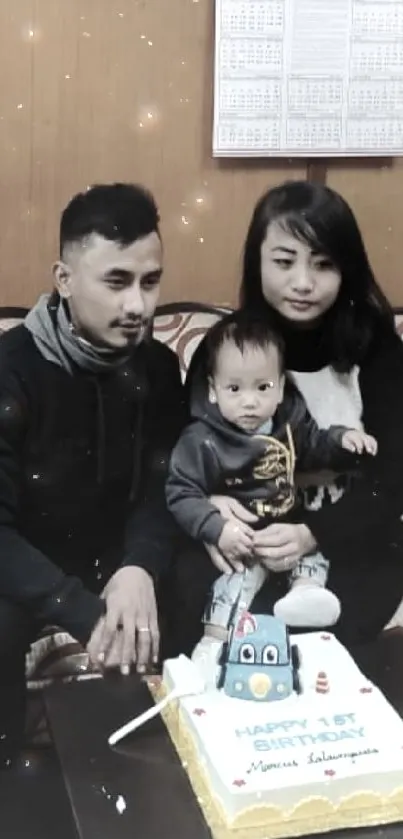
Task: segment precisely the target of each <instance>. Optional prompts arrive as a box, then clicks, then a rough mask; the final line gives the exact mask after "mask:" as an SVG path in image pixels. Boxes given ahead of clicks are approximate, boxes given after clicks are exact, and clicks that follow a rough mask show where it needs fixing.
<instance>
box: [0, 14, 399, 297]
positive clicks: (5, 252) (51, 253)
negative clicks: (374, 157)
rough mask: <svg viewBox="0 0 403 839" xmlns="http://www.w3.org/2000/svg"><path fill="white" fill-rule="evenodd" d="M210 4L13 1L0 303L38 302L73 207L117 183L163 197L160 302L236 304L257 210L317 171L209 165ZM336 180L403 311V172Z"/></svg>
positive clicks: (0, 142) (262, 164)
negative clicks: (77, 197)
mask: <svg viewBox="0 0 403 839" xmlns="http://www.w3.org/2000/svg"><path fill="white" fill-rule="evenodd" d="M213 7H214V0H114V2H110V0H68V2H66V0H19V2H18V3H12V0H2V2H1V4H0V56H1V58H0V66H1V74H0V261H1V273H0V304H3V305H12V304H15V305H23V304H31V303H32V302H33V301H34V300H35V298H36V296H37V295H38V293H39V292H41V291H42V290H45V289H46V288H48V287H49V285H50V282H51V275H50V266H51V264H52V261H53V260H54V258H55V257H56V256H57V231H58V221H59V215H60V211H61V209H62V208H63V206H64V204H65V203H66V201H67V200H68V199H69V198H70V197H71V196H72V195H73V194H74V193H75V192H76V191H78V190H79V189H83V188H85V187H86V186H87V185H88V184H91V183H94V182H96V181H98V182H99V181H103V182H106V181H114V180H134V181H136V180H137V181H141V182H143V183H145V184H146V185H148V186H149V187H150V188H151V189H152V190H153V191H154V192H155V194H156V197H157V200H158V202H159V205H160V208H161V215H162V220H163V223H162V232H163V237H164V243H165V254H166V273H165V280H164V288H163V295H162V299H163V300H164V301H166V300H175V299H176V300H179V299H194V300H201V301H205V302H216V303H225V302H231V303H233V302H234V301H235V299H236V289H237V285H238V280H239V272H240V253H241V248H242V243H243V240H244V237H245V233H246V226H247V223H248V220H249V217H250V213H251V210H252V208H253V205H254V204H255V202H256V200H257V198H258V196H259V195H260V193H261V192H263V190H265V189H266V188H267V187H268V186H270V185H274V184H275V183H278V182H280V181H282V180H284V179H285V178H301V177H305V176H306V172H307V169H306V163H305V162H304V161H294V162H293V161H284V162H280V161H276V162H270V161H267V160H262V161H221V162H219V161H214V160H212V158H211V152H210V149H211V131H212V126H211V117H212V71H213V58H212V55H213V52H212V46H213ZM329 179H330V182H331V183H332V184H334V185H335V186H336V187H337V188H339V189H341V191H342V192H343V193H344V194H345V195H346V196H347V197H348V198H349V199H350V200H351V201H352V203H353V205H354V207H355V209H357V212H358V215H359V218H360V221H362V226H363V230H364V234H365V235H366V238H367V241H368V245H369V250H370V253H371V256H372V257H373V260H374V263H375V267H376V268H377V271H378V274H379V277H380V279H381V281H382V282H383V285H384V286H385V288H386V289H387V290H388V291H389V290H391V291H392V294H393V298H394V302H396V303H399V302H400V303H402V304H403V289H402V291H401V292H400V291H399V277H398V271H399V261H400V260H399V257H400V254H399V252H398V244H399V235H400V234H399V231H400V230H401V229H402V222H399V219H398V215H396V213H397V210H398V194H399V184H400V185H401V186H403V170H402V168H401V167H400V166H399V167H397V168H395V169H394V170H393V171H390V170H386V169H385V170H384V169H382V167H381V168H376V166H375V165H374V166H372V164H371V165H370V166H368V167H366V168H364V169H360V168H359V167H358V166H357V167H355V166H352V167H351V168H350V167H348V168H345V169H343V167H340V168H337V169H333V168H331V171H330V176H329ZM389 228H391V230H389ZM385 248H387V250H385Z"/></svg>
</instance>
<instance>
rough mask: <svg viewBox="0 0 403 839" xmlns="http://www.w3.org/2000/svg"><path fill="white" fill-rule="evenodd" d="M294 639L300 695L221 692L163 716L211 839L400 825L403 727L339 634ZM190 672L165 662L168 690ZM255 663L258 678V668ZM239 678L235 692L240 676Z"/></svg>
mask: <svg viewBox="0 0 403 839" xmlns="http://www.w3.org/2000/svg"><path fill="white" fill-rule="evenodd" d="M291 642H292V644H296V645H297V647H298V650H299V657H298V658H299V661H298V667H299V679H298V682H299V683H298V685H297V687H298V690H299V691H300V692H299V693H297V692H295V690H294V691H292V692H291V693H290V694H289V695H286V698H281V701H275V702H272V701H258V700H256V701H251V700H250V698H249V699H245V698H243V699H238V698H234V695H232V696H230V695H228V689H227V692H226V691H225V687H224V688H221V689H210V690H207V691H205V692H203V693H202V694H200V695H198V696H191V697H190V696H188V697H187V698H181V699H178V700H176V701H175V702H173V703H171V704H170V705H169V706H168V708H167V709H166V711H165V714H164V719H165V723H166V725H167V727H168V730H169V733H170V735H171V738H172V740H173V742H174V743H175V746H176V748H177V751H178V753H179V755H180V757H181V760H182V763H183V765H184V767H185V769H186V771H187V773H188V775H189V778H190V781H191V783H192V786H193V788H194V791H195V794H196V795H197V798H198V801H199V803H200V806H201V807H202V809H203V811H204V815H205V818H206V820H207V822H208V824H209V826H210V829H211V831H212V834H213V836H214V839H243V837H245V839H246V837H248V839H264V837H266V838H267V837H270V839H274V838H275V837H286V836H296V835H302V834H309V833H318V832H322V831H325V830H334V829H339V828H351V827H362V826H365V825H372V824H384V823H388V822H395V821H400V820H401V819H402V820H403V721H402V720H401V719H400V717H399V716H398V715H397V713H396V712H395V711H394V710H393V708H392V707H391V706H390V705H389V703H388V702H387V700H386V699H385V697H384V696H383V695H382V694H381V692H380V691H379V690H378V689H377V688H376V687H375V686H374V685H373V684H372V683H371V682H369V681H368V680H367V679H366V678H365V677H364V676H363V675H362V673H361V672H360V670H359V668H358V667H357V665H356V664H355V662H354V661H353V659H352V658H351V656H350V655H349V653H348V652H347V651H346V650H345V649H344V647H343V646H342V645H341V644H340V643H339V642H338V641H337V640H336V638H335V637H334V636H333V635H331V634H329V633H325V632H322V633H320V632H315V633H311V634H306V635H296V636H293V637H292V638H291ZM256 660H257V659H256ZM182 664H183V662H182V661H181V658H179V659H172V660H169V661H167V662H166V663H165V665H164V670H163V678H162V683H161V688H160V691H159V693H160V694H161V690H162V692H164V691H165V692H167V691H171V690H172V689H175V686H176V685H177V684H178V683H180V681H181V672H180V671H181V667H182ZM250 667H252V670H251V671H250V673H251V676H253V675H256V673H255V672H254V671H256V670H258V669H259V668H258V667H257V665H256V664H253V663H252V664H251V663H250V662H249V663H248V668H250ZM236 680H237V681H235V682H234V685H235V690H236V689H237V685H238V687H239V685H241V684H242V681H240V677H239V674H236ZM252 684H255V687H256V685H257V686H258V687H259V685H260V688H261V684H262V683H261V682H259V680H257V681H256V679H255V683H253V682H252ZM239 689H240V688H239ZM260 696H263V694H262V692H261V693H260ZM277 698H279V697H277Z"/></svg>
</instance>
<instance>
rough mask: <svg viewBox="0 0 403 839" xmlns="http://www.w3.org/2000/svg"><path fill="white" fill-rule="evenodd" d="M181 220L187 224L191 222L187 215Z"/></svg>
mask: <svg viewBox="0 0 403 839" xmlns="http://www.w3.org/2000/svg"><path fill="white" fill-rule="evenodd" d="M181 221H182V224H185V225H186V224H189V219H187V218H186V216H182V218H181Z"/></svg>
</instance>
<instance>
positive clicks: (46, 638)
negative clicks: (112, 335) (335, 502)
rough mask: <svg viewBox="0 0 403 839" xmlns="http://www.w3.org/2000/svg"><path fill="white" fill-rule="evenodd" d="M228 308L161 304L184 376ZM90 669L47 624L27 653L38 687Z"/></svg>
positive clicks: (162, 323) (8, 314)
mask: <svg viewBox="0 0 403 839" xmlns="http://www.w3.org/2000/svg"><path fill="white" fill-rule="evenodd" d="M226 311H228V309H225V308H223V307H219V306H208V305H203V304H199V303H193V302H178V303H168V304H165V305H162V306H159V307H158V309H157V311H156V315H155V320H154V335H155V337H156V338H157V339H158V340H159V341H162V342H163V343H165V344H167V345H168V346H169V347H171V348H172V349H173V350H174V351H175V352H176V353H177V354H178V356H179V361H180V367H181V374H182V378H183V379H184V378H185V375H186V371H187V369H188V366H189V362H190V359H191V357H192V353H193V352H194V350H195V348H196V347H197V345H198V343H199V342H200V341H201V339H202V337H203V335H204V334H205V332H206V330H207V329H208V328H209V326H211V325H212V324H213V323H214V322H215V321H216V320H217V319H218V318H219V317H221V316H222V315H223V314H224V313H225V312H226ZM26 313H27V310H26V309H23V308H5V307H3V308H2V307H0V333H2V332H5V331H6V330H8V329H11V328H12V327H13V326H16V325H17V324H18V323H21V321H22V320H23V319H24V317H25V315H26ZM395 319H396V329H397V331H398V332H399V334H400V335H401V336H402V338H403V310H396V313H395ZM397 625H399V626H403V609H402V615H400V613H399V614H398V615H397V619H396V616H395V620H394V623H393V626H397ZM96 676H97V674H95V673H91V672H90V670H89V668H88V660H87V655H86V653H85V652H84V651H83V649H82V648H81V647H80V645H79V644H78V643H77V642H76V641H75V640H74V638H72V637H71V636H70V635H68V633H66V632H63V631H60V629H58V628H56V627H47V628H46V629H45V630H44V631H43V633H42V635H41V637H40V638H38V639H37V640H36V641H35V642H34V643H33V644H32V647H31V650H30V651H29V653H28V655H27V681H28V686H29V688H30V689H32V690H35V689H37V688H40V687H42V686H44V685H45V684H47V683H48V682H49V681H51V680H52V679H54V678H61V679H64V680H70V679H87V678H95V677H96Z"/></svg>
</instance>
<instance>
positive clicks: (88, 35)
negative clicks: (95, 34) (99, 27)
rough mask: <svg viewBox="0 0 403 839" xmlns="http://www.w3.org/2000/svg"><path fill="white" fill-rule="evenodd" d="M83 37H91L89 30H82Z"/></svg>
mask: <svg viewBox="0 0 403 839" xmlns="http://www.w3.org/2000/svg"><path fill="white" fill-rule="evenodd" d="M83 38H91V32H83Z"/></svg>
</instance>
